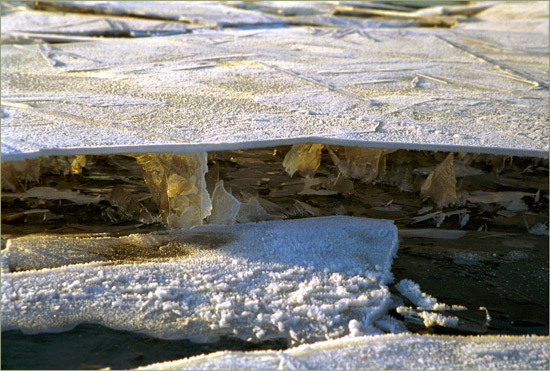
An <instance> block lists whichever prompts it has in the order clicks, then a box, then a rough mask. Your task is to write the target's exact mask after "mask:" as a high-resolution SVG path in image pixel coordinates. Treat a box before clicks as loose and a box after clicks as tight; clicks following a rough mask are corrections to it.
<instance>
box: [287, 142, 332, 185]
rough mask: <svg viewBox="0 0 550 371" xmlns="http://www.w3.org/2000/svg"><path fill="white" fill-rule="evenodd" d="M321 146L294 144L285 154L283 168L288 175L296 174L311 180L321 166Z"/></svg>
mask: <svg viewBox="0 0 550 371" xmlns="http://www.w3.org/2000/svg"><path fill="white" fill-rule="evenodd" d="M322 149H323V145H322V144H310V143H307V144H295V145H293V146H292V148H291V149H290V151H289V152H288V153H287V154H286V156H285V159H284V160H283V166H284V167H285V171H286V172H287V173H288V175H290V176H293V175H294V174H295V173H296V172H298V173H299V174H300V175H301V176H303V177H306V178H313V177H314V176H315V172H316V171H317V169H318V168H319V165H320V164H321V151H322Z"/></svg>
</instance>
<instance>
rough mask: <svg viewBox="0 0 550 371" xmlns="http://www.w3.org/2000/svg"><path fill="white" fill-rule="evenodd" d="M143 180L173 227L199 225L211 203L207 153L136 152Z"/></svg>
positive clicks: (163, 215) (208, 212) (207, 213)
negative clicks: (208, 190)
mask: <svg viewBox="0 0 550 371" xmlns="http://www.w3.org/2000/svg"><path fill="white" fill-rule="evenodd" d="M135 157H136V158H137V161H138V163H139V164H140V165H141V167H142V169H143V176H144V178H145V183H146V184H147V187H148V188H149V190H150V191H151V194H152V195H153V199H154V200H155V201H156V202H157V204H158V205H159V208H160V210H161V212H162V213H163V214H162V217H163V220H164V221H165V222H166V224H168V226H170V227H172V228H190V227H192V226H194V225H200V224H202V221H203V219H204V218H206V217H207V216H208V215H210V211H211V209H212V204H211V201H210V196H209V195H208V192H207V190H206V180H205V174H206V172H207V162H206V161H207V156H206V152H196V153H188V154H143V155H136V156H135Z"/></svg>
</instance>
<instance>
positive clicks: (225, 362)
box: [138, 334, 549, 370]
mask: <svg viewBox="0 0 550 371" xmlns="http://www.w3.org/2000/svg"><path fill="white" fill-rule="evenodd" d="M548 345H549V340H548V337H547V336H546V337H543V336H476V337H473V336H468V337H467V336H433V335H410V334H399V335H380V336H364V337H359V338H344V339H338V340H329V341H324V342H319V343H316V344H311V345H302V346H299V347H296V348H293V349H288V350H285V351H254V352H235V351H231V352H229V351H226V352H218V353H213V354H209V355H205V356H197V357H192V358H188V359H183V360H180V361H173V362H165V363H157V364H154V365H150V366H146V367H140V368H138V369H139V370H388V369H389V370H499V369H501V370H502V369H504V370H547V369H548V366H549V362H548V348H549V347H548Z"/></svg>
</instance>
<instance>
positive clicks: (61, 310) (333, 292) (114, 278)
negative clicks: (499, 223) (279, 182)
mask: <svg viewBox="0 0 550 371" xmlns="http://www.w3.org/2000/svg"><path fill="white" fill-rule="evenodd" d="M189 233H191V234H193V236H192V238H186V236H187V234H189ZM115 240H116V239H115ZM133 240H135V241H133ZM138 240H139V241H138ZM132 241H133V242H132ZM118 244H119V245H122V246H123V248H124V249H127V250H128V251H129V250H130V249H132V248H133V249H138V248H143V249H149V250H151V249H152V250H158V251H161V250H163V249H170V248H171V249H178V248H179V249H181V250H183V254H182V255H183V256H180V257H177V258H166V259H164V260H158V259H157V260H152V259H149V260H147V259H145V260H142V261H139V263H137V260H134V261H132V260H130V261H126V262H124V261H122V262H121V261H119V262H118V263H116V264H112V263H111V262H110V261H109V260H110V259H109V257H113V255H116V254H115V252H114V251H115V250H116V246H115V245H116V242H115V243H114V242H113V239H112V238H88V239H75V238H59V237H55V238H52V237H32V238H31V237H29V238H27V237H25V238H21V239H14V240H11V241H10V243H9V246H8V247H7V249H6V250H4V251H2V270H3V273H2V330H3V331H4V330H9V329H21V330H22V331H24V332H26V333H38V332H43V331H62V330H67V329H70V328H72V327H74V326H76V325H77V324H80V323H97V324H101V325H105V326H108V327H111V328H115V329H121V330H130V331H138V332H143V333H147V334H150V335H153V336H156V337H161V338H168V339H174V338H189V339H192V340H196V341H212V340H214V339H216V338H217V337H218V336H223V335H225V336H236V337H238V338H242V339H246V340H249V341H261V340H266V339H270V338H285V339H287V340H288V341H289V342H290V343H291V344H300V343H311V342H316V341H320V340H326V339H335V338H339V337H342V336H345V335H349V334H352V335H353V336H359V335H362V334H379V333H382V331H381V330H380V329H378V328H377V327H376V324H375V322H376V321H378V320H380V319H382V318H383V317H384V318H386V317H387V310H388V307H389V305H390V293H389V291H388V289H387V287H386V284H388V283H391V281H392V279H393V278H392V275H391V272H390V267H391V263H392V260H393V257H394V255H395V253H396V250H397V228H396V227H395V226H394V225H393V222H391V221H385V220H376V219H366V218H352V217H340V216H338V217H324V218H311V219H301V220H293V221H275V222H262V223H250V224H241V225H232V226H220V225H203V226H197V227H194V228H192V229H191V230H190V231H188V232H182V231H179V232H171V234H166V233H164V234H162V233H159V234H150V235H145V236H143V235H135V236H128V237H121V238H120V240H119V243H118ZM178 244H179V247H178ZM94 254H95V259H94ZM31 257H32V259H31ZM64 259H65V260H64ZM90 260H97V261H96V262H90ZM113 260H116V259H113ZM138 260H139V259H138ZM31 261H32V262H31ZM31 263H32V264H31ZM78 263H82V264H78ZM25 264H27V265H29V264H30V266H27V267H26V268H27V269H29V268H34V269H37V268H38V269H39V268H43V269H39V270H28V271H22V272H15V273H14V272H13V270H14V269H25V266H24V265H25ZM33 264H34V265H33ZM62 264H67V265H64V266H60V265H62ZM54 267H57V268H54ZM10 270H11V271H12V272H11V273H10Z"/></svg>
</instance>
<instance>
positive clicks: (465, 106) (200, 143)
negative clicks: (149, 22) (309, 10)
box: [2, 2, 549, 162]
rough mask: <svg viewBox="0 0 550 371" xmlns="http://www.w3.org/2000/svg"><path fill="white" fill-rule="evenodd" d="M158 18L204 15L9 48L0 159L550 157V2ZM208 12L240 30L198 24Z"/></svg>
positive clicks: (215, 10)
mask: <svg viewBox="0 0 550 371" xmlns="http://www.w3.org/2000/svg"><path fill="white" fill-rule="evenodd" d="M242 5H243V6H245V5H246V4H242ZM325 5H326V4H325ZM81 6H84V5H82V4H81ZM94 6H95V7H100V8H103V9H108V8H109V7H111V8H113V11H115V13H116V12H117V11H122V12H130V13H131V14H134V13H132V12H134V11H136V12H139V11H145V12H146V13H147V12H151V10H152V9H154V7H156V5H151V4H143V3H137V4H133V3H132V4H130V3H128V4H123V3H118V2H116V3H102V4H100V5H90V7H94ZM271 6H272V5H271ZM182 9H183V10H182ZM489 10H490V9H489ZM159 12H161V10H157V11H156V13H159ZM163 12H164V13H163V14H162V17H164V18H163V23H166V19H172V18H170V17H174V16H175V14H182V13H181V12H184V14H186V15H187V16H189V17H190V19H195V20H196V25H192V27H193V32H192V33H183V34H178V35H172V36H164V37H155V38H151V37H147V38H136V39H129V38H126V39H124V38H98V39H96V40H94V41H88V42H81V43H76V42H72V43H59V44H53V45H52V46H50V47H49V49H44V48H45V46H44V45H41V46H37V45H2V161H3V162H6V161H18V160H22V159H25V158H33V157H40V156H50V155H74V154H80V155H83V154H98V153H104V154H106V153H111V154H112V153H151V152H157V153H158V152H171V153H176V152H197V151H215V150H232V149H246V148H258V147H268V146H277V145H291V144H304V143H319V144H326V145H347V146H360V147H374V148H400V149H422V150H436V151H440V150H442V151H454V152H480V153H491V154H501V155H519V156H535V157H548V135H549V134H548V58H547V56H548V31H547V30H548V8H547V7H544V6H536V7H530V9H525V7H520V8H518V9H517V10H516V11H515V17H516V19H517V18H518V17H523V21H518V22H519V23H518V22H516V23H514V27H513V28H511V29H510V30H507V29H505V27H508V24H507V23H506V22H505V21H502V22H500V23H499V24H500V26H498V25H496V24H495V22H494V21H493V20H483V19H477V20H472V19H468V20H466V21H464V22H462V21H461V22H459V23H458V25H457V26H456V27H455V28H450V29H445V28H422V27H407V28H399V27H395V25H393V26H391V25H389V24H388V22H386V21H384V22H382V21H372V20H357V19H355V21H352V19H351V18H349V17H339V16H335V15H332V11H330V12H328V13H327V14H326V15H323V16H322V18H323V22H324V23H323V22H321V23H315V22H314V23H311V22H310V23H309V24H310V25H312V26H311V27H292V26H288V25H287V26H282V25H281V24H280V21H281V20H282V19H283V18H284V17H277V16H272V15H268V14H263V13H260V12H258V11H252V10H242V9H236V8H232V7H230V6H228V5H227V4H222V3H196V4H195V3H185V4H183V3H180V2H177V3H174V4H172V5H171V7H166V9H165V10H163ZM35 13H36V12H35ZM329 14H330V15H329ZM156 15H157V16H158V14H156ZM7 17H8V19H10V18H14V17H20V15H18V14H17V13H14V14H12V15H8V16H7ZM178 17H179V15H178ZM315 17H316V16H314V17H312V18H311V19H310V21H311V20H312V19H313V18H315ZM2 18H4V15H3V16H2ZM213 19H216V20H217V21H218V25H222V26H223V25H233V26H234V25H240V26H241V27H234V28H216V29H211V28H208V27H202V28H201V27H199V26H198V25H199V24H204V23H209V22H210V21H211V20H213ZM247 19H248V20H250V22H246V20H247ZM296 19H297V18H294V19H293V20H294V21H296ZM94 20H96V19H94ZM315 20H316V22H318V21H320V18H319V17H316V18H315ZM505 20H506V19H505ZM525 20H527V21H529V22H527V23H525V22H524V21H525ZM290 21H291V19H290V18H286V21H285V22H290ZM37 22H38V23H39V24H40V29H41V31H44V32H47V31H48V27H47V23H46V24H44V23H43V22H44V19H43V18H41V19H40V20H37ZM40 22H42V23H40ZM67 22H69V23H71V22H74V21H70V20H67ZM201 22H202V23H201ZM232 22H233V23H232ZM327 22H328V23H327ZM214 23H215V22H214ZM278 23H279V26H277V24H278ZM16 24H17V25H18V26H17V28H15V30H17V31H18V32H23V31H25V27H22V26H21V24H25V23H24V22H22V21H17V22H16ZM27 24H30V23H29V22H27ZM77 24H78V22H77ZM323 24H331V25H332V26H334V27H331V28H326V27H321V26H322V25H323ZM250 25H264V26H263V27H258V28H256V29H250V28H249V27H246V26H250ZM316 25H317V26H316ZM401 25H402V24H401ZM502 25H504V27H501V26H502ZM35 26H36V25H35ZM57 26H59V21H55V22H53V21H52V26H51V29H50V30H49V32H50V33H53V32H54V31H55V30H56V27H57ZM131 26H132V23H128V27H131ZM402 26H403V25H402ZM13 27H15V26H13ZM140 27H141V26H140ZM144 27H145V26H144ZM189 27H191V26H189ZM495 27H499V28H497V29H495ZM34 29H35V28H32V27H31V26H27V31H32V30H34ZM145 29H147V27H146V28H145ZM533 29H537V30H541V31H540V32H533V31H532V30H533ZM13 30H14V29H12V31H13ZM64 37H65V36H64ZM31 71H32V72H31ZM412 81H415V83H414V84H411V82H412Z"/></svg>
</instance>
